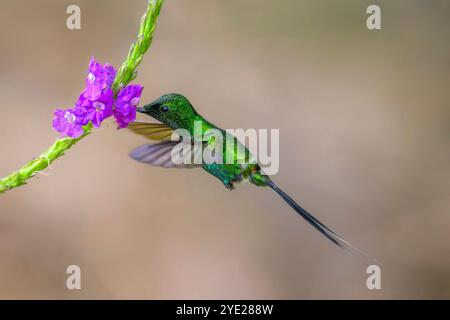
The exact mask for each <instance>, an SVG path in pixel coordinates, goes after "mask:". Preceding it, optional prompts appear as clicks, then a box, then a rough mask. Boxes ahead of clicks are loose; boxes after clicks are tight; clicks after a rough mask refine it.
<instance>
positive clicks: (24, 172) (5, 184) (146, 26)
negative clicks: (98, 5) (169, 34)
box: [0, 0, 164, 193]
mask: <svg viewBox="0 0 450 320" xmlns="http://www.w3.org/2000/svg"><path fill="white" fill-rule="evenodd" d="M163 2H164V0H149V1H148V6H147V11H146V13H145V14H144V16H143V17H142V20H141V25H140V28H139V32H138V36H137V40H136V42H135V43H133V44H132V45H131V48H130V51H129V52H128V56H127V58H126V59H125V61H124V62H123V63H122V65H121V67H120V68H119V70H118V72H117V75H116V78H115V80H114V83H113V90H114V92H115V93H117V92H118V91H119V90H120V88H122V87H124V86H126V85H127V84H129V83H130V82H131V81H132V80H133V79H134V78H136V69H137V67H138V66H139V64H140V63H141V61H142V58H143V57H144V54H145V53H146V52H147V50H148V48H149V47H150V44H151V42H152V39H153V33H154V31H155V27H156V20H157V18H158V16H159V13H160V11H161V6H162V4H163ZM91 131H92V125H91V124H89V125H87V126H85V127H84V134H83V135H82V136H81V137H79V138H77V139H71V138H62V139H59V140H57V141H56V142H55V143H54V144H53V145H52V146H50V147H49V148H48V149H47V150H46V151H44V152H43V153H42V154H41V155H40V156H39V157H38V158H35V159H33V160H31V161H30V162H28V163H27V164H25V165H24V166H23V167H22V168H20V169H19V170H17V171H15V172H13V173H11V174H10V175H8V176H6V177H4V178H2V179H1V180H0V193H3V192H5V191H8V190H10V189H13V188H16V187H19V186H21V185H24V184H26V181H27V180H28V179H30V178H32V177H34V176H35V175H36V174H37V173H40V172H42V170H44V169H46V168H47V167H48V166H49V165H50V164H51V163H52V162H53V161H55V160H56V159H58V158H59V157H61V156H62V155H63V154H64V152H65V151H67V150H69V149H70V148H71V147H72V146H73V145H75V144H76V143H77V142H78V141H80V140H81V139H83V138H85V137H86V136H88V135H89V134H90V133H91Z"/></svg>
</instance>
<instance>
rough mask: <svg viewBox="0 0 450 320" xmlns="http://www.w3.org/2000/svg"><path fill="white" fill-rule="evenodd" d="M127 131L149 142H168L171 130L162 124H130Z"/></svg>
mask: <svg viewBox="0 0 450 320" xmlns="http://www.w3.org/2000/svg"><path fill="white" fill-rule="evenodd" d="M128 129H130V130H131V131H133V132H134V133H136V134H139V135H141V136H144V137H146V138H147V139H149V140H159V141H163V140H170V137H171V136H172V132H173V130H172V129H171V128H170V127H168V126H166V125H165V124H163V123H149V122H132V123H130V124H129V125H128Z"/></svg>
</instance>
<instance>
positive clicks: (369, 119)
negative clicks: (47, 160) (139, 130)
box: [0, 0, 450, 299]
mask: <svg viewBox="0 0 450 320" xmlns="http://www.w3.org/2000/svg"><path fill="white" fill-rule="evenodd" d="M70 4H77V5H79V6H80V8H81V30H68V29H67V28H66V19H67V17H68V15H67V14H66V8H67V6H68V5H70ZM370 4H378V5H379V6H380V7H381V12H382V30H380V31H370V30H368V29H367V28H366V18H367V16H368V15H367V14H366V8H367V7H368V5H370ZM145 8H146V1H144V0H140V1H119V0H114V1H113V0H96V1H87V0H77V1H61V0H58V1H56V0H52V1H50V0H38V1H33V2H30V1H27V2H26V3H25V2H24V1H11V0H8V1H6V0H1V1H0V40H1V41H0V92H1V94H0V105H1V106H0V119H1V120H2V125H1V126H0V150H1V158H0V176H3V175H6V174H8V173H10V172H11V171H13V170H16V169H18V167H20V166H21V165H22V164H24V163H25V162H27V161H29V160H30V159H31V158H32V157H35V156H38V155H39V154H40V153H41V152H42V151H43V150H45V149H46V148H47V147H48V146H49V145H50V144H52V143H53V142H54V140H55V139H56V138H57V134H56V133H55V132H54V131H53V130H52V128H51V120H52V112H53V110H54V109H55V108H56V107H69V106H71V105H72V104H73V103H74V102H75V101H76V99H77V97H78V94H79V92H80V91H81V89H82V88H83V86H84V78H85V76H86V70H87V66H88V63H89V59H90V57H91V55H95V56H96V57H97V58H98V59H99V60H100V61H102V62H110V63H112V64H113V65H115V66H116V67H118V66H119V65H120V64H121V62H122V61H123V59H124V57H125V56H126V54H127V51H128V48H129V46H130V43H131V42H132V41H133V40H134V38H135V34H136V31H137V29H138V24H139V19H140V17H141V15H142V13H143V12H144V11H145ZM449 16H450V3H449V2H448V1H445V0H442V1H438V0H433V1H412V0H397V1H381V0H377V1H361V0H346V1H333V0H327V1H324V0H320V1H317V0H314V1H313V0H308V1H306V0H305V1H297V0H282V1H281V0H280V1H258V0H226V1H225V0H214V1H213V0H190V1H173V0H168V1H167V3H166V4H165V6H164V8H163V11H162V14H161V17H160V19H159V23H158V28H157V31H156V35H155V39H154V42H153V45H152V47H151V50H150V52H149V53H148V54H147V55H146V57H145V59H144V61H143V63H142V65H141V66H140V68H139V75H138V78H137V80H136V81H135V82H136V83H140V84H143V85H144V86H145V90H144V93H143V99H142V101H143V102H149V101H151V100H153V99H155V98H156V97H158V96H160V95H161V94H164V93H168V92H179V93H182V94H184V95H186V96H187V97H189V98H190V100H191V102H192V103H193V104H194V105H195V106H196V108H197V110H198V111H199V112H200V113H202V114H203V115H204V116H205V117H206V118H208V119H210V120H211V121H213V122H214V123H216V124H217V125H219V126H221V127H223V128H279V129H280V140H281V141H280V170H279V173H278V175H277V176H276V177H274V180H275V181H276V182H277V183H278V185H280V186H281V187H282V188H283V189H285V190H286V191H287V192H288V193H290V194H291V195H292V196H293V197H294V198H295V199H297V200H298V201H299V202H300V204H302V205H303V206H304V207H305V208H307V209H309V210H310V211H311V212H312V213H314V214H315V215H316V217H318V218H319V219H320V220H322V221H323V222H325V223H326V224H327V225H328V226H330V228H332V229H334V230H335V231H336V232H337V233H338V234H340V235H341V236H342V237H344V238H345V239H346V240H348V241H350V242H351V243H353V244H355V245H356V246H357V247H359V248H361V249H362V250H364V251H365V252H367V253H368V254H369V255H370V256H372V257H375V258H376V259H377V260H378V261H379V263H380V265H381V286H382V289H381V290H368V289H367V287H366V278H367V274H366V267H365V266H364V265H363V264H362V263H361V262H360V261H358V260H357V259H355V258H352V257H350V256H349V255H347V254H346V253H345V252H343V251H342V250H340V249H339V248H337V247H335V246H334V245H333V244H331V243H329V241H326V240H325V239H324V238H323V237H322V236H321V235H320V234H319V233H318V232H317V231H315V230H314V229H313V228H311V227H310V226H309V225H307V224H306V223H305V222H304V221H303V220H302V219H301V218H299V217H298V216H296V214H295V213H294V212H293V211H292V210H291V209H290V208H289V207H288V206H287V205H285V204H284V203H283V202H282V201H281V200H280V199H279V198H278V197H277V196H276V195H275V194H273V193H272V192H270V191H269V190H267V189H264V188H256V187H254V186H252V185H250V184H245V185H241V186H239V187H238V188H237V190H235V191H233V192H229V191H227V190H226V189H225V188H224V187H223V185H222V184H221V183H220V182H219V181H217V180H215V179H214V178H212V177H211V176H209V175H208V174H207V173H205V172H204V171H202V170H185V171H183V170H167V169H161V168H154V167H150V166H145V165H142V164H139V163H136V162H133V161H131V160H130V159H129V158H128V152H129V151H130V150H131V149H133V148H134V147H136V146H138V145H140V144H143V143H145V140H144V139H143V138H141V137H138V136H135V135H133V134H131V133H130V132H129V131H127V130H120V131H118V130H116V129H115V127H114V125H109V126H108V125H106V126H104V127H103V128H102V129H100V130H96V131H95V133H94V134H92V135H91V136H90V137H88V138H87V139H85V140H83V141H82V142H81V143H79V144H78V145H77V146H76V147H74V148H73V149H71V150H70V151H69V152H68V153H67V155H66V156H64V157H63V158H61V159H60V160H58V161H57V162H55V163H54V164H53V166H52V169H49V170H46V173H47V174H48V176H43V175H40V176H38V177H37V178H34V179H32V180H30V182H29V184H28V185H27V186H25V187H22V188H18V189H15V190H12V191H10V192H7V193H6V194H3V195H1V196H0V257H1V258H0V298H3V299H12V298H25V299H31V298H37V299H47V298H56V299H67V298H73V299H78V298H94V299H110V298H112V299H119V298H123V299H132V298H136V299H174V298H176V299H188V298H194V299H202V298H208V299H214V298H233V299H285V298H288V299H300V298H323V299H330V298H338V299H345V298H362V299H380V298H388V299H390V298H406V299H410V298H450V255H449V254H448V252H449V248H450V235H449V234H450V233H449V228H450V212H449V211H450V148H449V143H450V125H449V117H450V107H449V103H448V101H449V100H450V94H449V89H448V85H449V80H450V72H449V71H450V60H449V57H450V55H449V53H450V43H449V41H448V38H449V35H450V23H449V21H450V20H449ZM141 119H143V118H141ZM71 264H76V265H79V266H80V267H81V272H82V290H79V291H77V290H73V291H70V290H67V289H66V287H65V283H66V277H67V275H66V273H65V271H66V268H67V266H68V265H71Z"/></svg>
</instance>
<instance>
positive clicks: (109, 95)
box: [75, 88, 114, 128]
mask: <svg viewBox="0 0 450 320" xmlns="http://www.w3.org/2000/svg"><path fill="white" fill-rule="evenodd" d="M113 102H114V92H113V91H112V89H110V88H107V89H104V90H102V91H101V92H100V95H99V96H98V97H97V99H95V100H94V101H92V100H90V99H87V98H86V96H85V91H83V93H82V94H81V95H80V97H79V98H78V101H77V103H76V105H75V110H77V112H78V113H79V115H80V118H81V119H83V121H85V122H86V123H87V122H89V121H92V124H93V125H94V127H95V128H98V127H100V124H101V123H102V121H103V120H104V119H106V118H108V117H110V116H111V115H112V105H113Z"/></svg>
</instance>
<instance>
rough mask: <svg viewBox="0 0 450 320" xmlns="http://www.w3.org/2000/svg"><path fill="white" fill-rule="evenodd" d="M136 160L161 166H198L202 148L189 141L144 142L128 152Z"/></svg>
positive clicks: (189, 167) (199, 165)
mask: <svg viewBox="0 0 450 320" xmlns="http://www.w3.org/2000/svg"><path fill="white" fill-rule="evenodd" d="M130 157H131V158H132V159H134V160H136V161H138V162H141V163H146V164H149V165H152V166H156V167H163V168H184V169H191V168H198V167H201V166H202V148H201V147H200V148H198V147H195V146H194V145H193V144H192V143H190V142H183V141H163V142H159V143H155V144H144V145H142V146H140V147H137V148H136V149H134V150H133V151H131V153H130Z"/></svg>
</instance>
